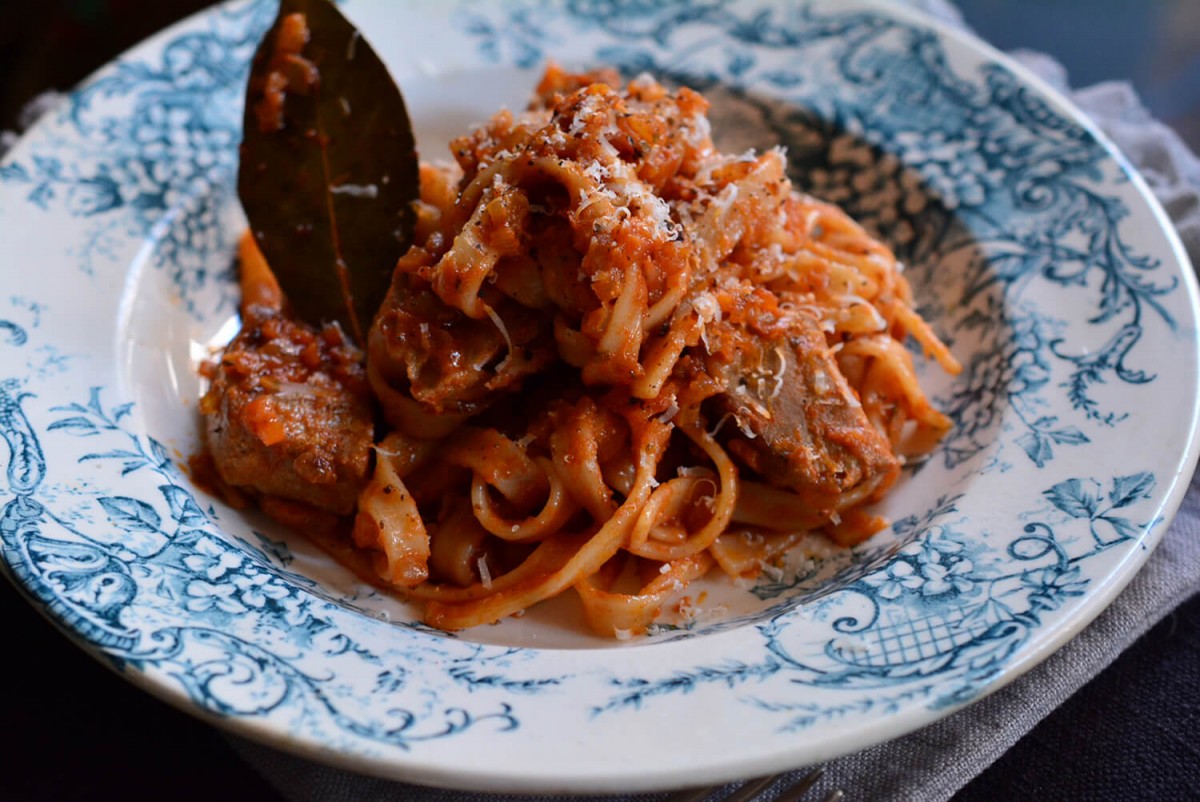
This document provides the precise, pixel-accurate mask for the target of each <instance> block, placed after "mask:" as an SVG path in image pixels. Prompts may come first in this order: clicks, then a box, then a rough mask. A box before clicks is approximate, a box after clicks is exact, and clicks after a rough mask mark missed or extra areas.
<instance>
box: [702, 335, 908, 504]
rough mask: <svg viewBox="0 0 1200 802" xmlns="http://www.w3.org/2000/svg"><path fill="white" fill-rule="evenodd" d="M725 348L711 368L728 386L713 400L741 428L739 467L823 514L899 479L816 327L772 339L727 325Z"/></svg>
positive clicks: (732, 432) (736, 433) (735, 444)
mask: <svg viewBox="0 0 1200 802" xmlns="http://www.w3.org/2000/svg"><path fill="white" fill-rule="evenodd" d="M797 320H798V321H803V318H800V317H797ZM721 342H722V343H724V344H725V346H724V347H723V348H722V349H721V350H720V351H718V353H717V355H716V356H710V357H709V359H708V370H709V372H710V373H711V374H712V375H713V376H714V377H719V378H720V379H722V380H723V381H724V382H725V385H726V390H725V391H724V392H722V393H720V394H718V395H717V396H715V397H714V399H713V402H714V403H715V405H716V408H717V411H718V414H720V415H722V416H724V415H728V416H730V417H731V418H732V419H733V423H735V424H736V425H735V426H729V429H728V437H729V442H728V448H729V450H730V451H731V452H733V454H734V455H735V456H736V457H737V458H738V459H739V461H741V462H742V463H743V464H744V465H746V466H747V467H749V468H751V469H752V470H754V471H755V472H757V473H758V474H760V475H762V476H763V477H765V478H767V480H768V481H770V482H771V483H772V484H775V485H778V486H780V487H784V488H787V489H789V490H792V491H793V492H795V493H796V494H797V495H799V496H800V497H801V498H802V499H804V500H805V501H806V502H808V503H809V504H810V505H811V506H812V507H813V509H814V510H820V511H824V512H831V511H835V510H837V509H839V508H844V507H846V506H849V505H853V504H859V503H862V501H863V500H865V499H866V498H868V497H870V496H871V495H872V494H873V493H875V492H878V491H881V490H883V489H886V487H887V486H888V485H890V484H891V483H892V481H894V479H895V478H896V475H897V474H898V472H899V461H898V460H897V458H896V457H895V455H894V454H893V453H892V450H891V448H890V446H889V443H888V441H887V439H886V438H885V437H884V436H883V435H882V434H880V433H879V432H878V431H877V430H876V429H875V427H874V426H872V425H871V422H870V421H869V420H868V419H867V416H866V414H865V413H864V412H863V409H862V404H860V403H859V400H858V398H857V397H856V396H855V394H854V391H853V390H851V389H850V387H849V385H848V384H847V383H846V379H845V378H844V377H843V375H842V373H841V372H840V371H839V370H838V368H837V363H836V362H835V361H834V358H833V355H832V354H831V353H830V352H829V348H828V347H827V346H826V343H825V336H824V334H822V332H821V331H820V330H819V328H818V327H817V324H816V322H815V321H813V322H811V323H809V324H808V325H796V326H793V327H791V329H790V331H789V336H788V337H786V338H784V339H779V340H775V341H770V340H766V339H764V338H762V337H760V336H745V335H743V336H738V333H737V332H736V329H735V327H733V326H728V327H727V330H726V332H724V336H722V337H721ZM731 343H732V344H733V345H732V346H731V345H730V344H731Z"/></svg>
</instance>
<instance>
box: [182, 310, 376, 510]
mask: <svg viewBox="0 0 1200 802" xmlns="http://www.w3.org/2000/svg"><path fill="white" fill-rule="evenodd" d="M362 361H363V360H362V353H361V352H360V351H359V350H358V349H357V348H355V347H354V346H353V345H352V344H351V343H350V342H349V341H348V340H346V338H345V337H344V336H343V334H342V332H341V329H339V328H338V327H337V326H336V325H327V326H325V327H324V328H322V329H321V330H319V331H317V330H315V329H313V328H312V327H309V326H306V325H304V324H302V323H298V322H296V321H292V320H289V319H288V318H287V317H285V316H284V315H283V314H281V313H279V312H276V311H273V310H271V309H268V308H267V307H261V306H254V307H250V308H249V309H247V310H246V318H245V321H244V325H243V327H242V330H241V332H240V333H239V334H238V336H237V337H236V338H235V339H234V340H233V342H232V343H230V344H229V346H228V347H227V348H226V349H225V351H224V353H223V354H222V356H221V359H220V361H219V362H218V363H217V364H216V365H215V366H213V367H212V369H211V374H212V375H211V378H212V386H211V387H210V388H209V390H208V392H207V393H206V394H205V396H204V398H203V399H201V402H200V410H201V413H202V414H203V416H204V423H205V435H206V437H207V441H208V450H209V453H210V454H211V455H212V458H213V462H214V464H215V467H216V470H217V473H218V474H219V476H220V478H221V480H222V481H223V482H225V483H226V484H229V485H232V486H234V487H236V488H240V489H243V490H248V491H250V492H252V493H255V494H261V495H262V496H264V497H270V498H274V499H276V500H286V501H293V502H300V503H302V504H304V505H307V506H310V507H314V508H316V509H318V510H322V511H324V512H328V513H333V514H334V515H348V514H350V513H352V512H354V508H355V504H356V501H357V499H358V494H359V492H360V491H361V490H362V488H363V487H364V486H365V484H366V478H367V470H368V467H369V463H370V456H371V444H372V437H373V434H374V425H373V411H372V406H371V400H370V392H369V389H368V386H367V382H366V378H365V375H364V371H363V366H362ZM266 506H268V505H264V508H266Z"/></svg>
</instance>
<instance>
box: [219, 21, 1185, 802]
mask: <svg viewBox="0 0 1200 802" xmlns="http://www.w3.org/2000/svg"><path fill="white" fill-rule="evenodd" d="M908 4H909V5H911V6H914V7H917V8H920V9H921V10H923V11H925V12H926V13H929V14H930V15H931V16H933V17H935V18H937V19H939V20H941V21H943V22H945V23H947V24H948V25H951V26H954V27H959V28H964V29H965V28H966V26H965V24H964V23H963V20H962V17H961V16H960V15H959V13H958V11H957V9H955V8H954V7H953V6H951V5H949V4H948V3H946V2H944V0H909V2H908ZM1010 55H1012V56H1013V58H1015V59H1016V60H1017V61H1018V62H1019V63H1021V64H1022V65H1023V66H1025V67H1026V68H1027V69H1029V70H1030V71H1031V72H1033V73H1034V74H1035V75H1037V76H1038V77H1040V78H1041V79H1042V80H1044V81H1046V82H1047V83H1049V84H1050V85H1051V86H1053V87H1054V88H1056V89H1058V90H1059V91H1061V92H1063V93H1064V94H1066V95H1067V96H1068V97H1070V98H1071V99H1072V100H1073V101H1074V102H1075V104H1076V105H1077V106H1078V107H1079V108H1080V109H1082V110H1083V111H1084V112H1085V113H1086V114H1088V115H1089V116H1090V117H1091V119H1092V120H1093V121H1094V122H1095V123H1096V124H1097V125H1098V126H1099V127H1100V128H1101V130H1103V131H1104V132H1105V134H1107V135H1108V136H1109V137H1110V138H1111V139H1112V140H1113V141H1114V142H1115V143H1116V144H1117V146H1118V147H1119V148H1120V149H1121V150H1122V152H1123V153H1124V154H1125V156H1126V158H1127V159H1128V160H1129V162H1130V163H1131V164H1132V165H1133V166H1134V167H1135V168H1137V169H1138V170H1139V171H1140V172H1141V174H1142V176H1143V177H1144V178H1145V179H1146V181H1147V183H1148V184H1149V185H1150V188H1151V190H1153V192H1154V194H1155V195H1156V196H1157V197H1158V199H1159V201H1160V202H1161V203H1162V204H1163V207H1164V208H1165V209H1166V211H1167V214H1168V215H1170V217H1171V219H1172V221H1174V223H1175V226H1176V228H1177V229H1178V231H1179V234H1180V236H1181V237H1182V239H1183V242H1184V245H1185V247H1186V248H1187V251H1188V255H1189V256H1190V257H1191V260H1192V263H1193V264H1194V265H1200V159H1197V157H1196V155H1195V154H1193V153H1192V152H1191V151H1190V150H1189V149H1188V147H1187V146H1186V145H1185V144H1184V143H1183V141H1182V140H1181V139H1180V138H1179V137H1178V135H1177V134H1175V132H1174V131H1172V130H1171V129H1170V128H1168V127H1167V126H1165V125H1163V124H1162V123H1160V122H1158V121H1156V120H1154V119H1153V118H1152V117H1151V115H1150V113H1149V112H1148V111H1147V110H1146V108H1145V107H1144V106H1143V105H1142V103H1141V101H1140V100H1139V98H1138V96H1137V93H1136V92H1135V91H1134V89H1133V87H1132V86H1131V85H1129V84H1128V83H1118V82H1110V83H1102V84H1097V85H1095V86H1091V87H1088V88H1085V89H1081V90H1078V91H1071V89H1070V87H1069V85H1068V83H1067V75H1066V71H1065V69H1064V68H1063V67H1062V65H1061V64H1059V63H1058V62H1057V61H1055V60H1054V59H1052V58H1051V57H1049V56H1047V55H1045V54H1041V53H1034V52H1025V51H1017V52H1014V53H1011V54H1010ZM1197 592H1200V479H1194V480H1193V481H1192V484H1191V486H1190V488H1189V491H1188V494H1187V496H1186V498H1185V499H1184V502H1183V505H1182V507H1181V508H1180V510H1179V512H1178V514H1177V516H1176V518H1175V521H1174V522H1173V524H1172V525H1171V527H1170V529H1169V531H1168V532H1167V534H1166V535H1165V536H1164V537H1163V540H1162V542H1161V543H1160V545H1159V546H1158V548H1157V549H1156V550H1155V552H1154V554H1153V555H1151V557H1150V559H1149V561H1148V562H1147V564H1146V565H1145V566H1144V567H1143V568H1142V570H1141V571H1140V572H1139V573H1138V575H1137V576H1136V577H1135V578H1134V579H1133V581H1132V582H1131V583H1130V584H1129V586H1128V587H1126V589H1125V590H1124V591H1123V592H1122V593H1121V595H1120V596H1118V598H1117V599H1116V600H1115V601H1114V602H1113V604H1112V605H1110V606H1109V608H1108V609H1107V610H1105V611H1104V612H1103V613H1102V614H1101V615H1100V616H1099V617H1098V618H1097V619H1096V620H1095V621H1093V622H1092V623H1091V624H1090V625H1089V626H1088V627H1087V628H1086V629H1084V630H1083V632H1081V633H1080V634H1079V635H1078V636H1076V637H1075V638H1074V639H1073V640H1072V641H1070V642H1069V643H1068V644H1067V645H1066V646H1064V647H1063V648H1062V649H1060V650H1059V651H1058V652H1056V653H1055V654H1054V655H1052V656H1051V657H1050V658H1048V659H1047V660H1045V661H1044V662H1042V663H1041V664H1040V665H1038V666H1037V667H1036V668H1034V669H1033V670H1032V671H1030V672H1029V673H1028V674H1026V675H1024V676H1023V677H1021V678H1020V679H1018V680H1016V681H1015V682H1013V683H1012V684H1010V685H1008V686H1007V687H1005V688H1003V689H1001V690H1000V691H998V692H996V693H994V694H992V695H991V696H989V697H987V698H985V699H983V700H981V701H979V702H977V703H976V704H973V705H971V706H970V707H968V708H966V709H964V710H962V711H959V712H957V713H954V714H952V715H950V716H947V717H946V718H944V719H942V720H941V721H938V722H936V723H934V724H932V725H930V726H928V727H925V728H924V729H921V730H918V731H916V732H914V733H911V734H909V735H907V736H904V737H902V738H899V739H897V740H894V741H890V742H888V743H884V744H881V745H879V746H875V747H872V748H869V749H865V750H863V751H861V752H858V753H856V754H852V755H848V756H846V757H843V758H840V759H838V760H834V761H831V762H829V763H826V764H825V766H824V771H823V774H822V776H821V778H820V780H818V782H817V784H816V785H815V786H814V787H813V789H812V790H810V791H809V793H808V795H807V796H806V798H811V799H822V798H824V797H825V796H826V795H827V794H829V793H831V792H832V791H834V790H835V789H841V790H843V791H844V792H845V795H846V798H848V799H855V800H877V801H882V800H913V799H920V800H944V799H949V798H950V797H952V796H953V795H954V794H955V793H956V792H957V791H958V790H959V789H961V788H962V787H963V786H965V785H966V784H967V783H968V782H970V781H971V780H972V779H973V778H975V777H976V776H977V775H979V774H980V773H981V772H982V771H983V770H984V769H986V768H987V767H988V766H990V765H991V764H992V763H993V762H994V761H995V760H996V759H997V758H999V757H1000V756H1001V755H1002V754H1004V752H1005V751H1006V750H1008V749H1009V747H1011V746H1012V745H1013V744H1014V743H1016V742H1017V741H1018V740H1019V739H1020V738H1021V737H1022V736H1023V735H1025V734H1026V733H1027V732H1029V731H1030V730H1031V729H1033V727H1034V726H1035V725H1036V724H1037V723H1038V722H1039V721H1041V720H1042V719H1043V718H1045V717H1046V716H1047V715H1048V714H1049V713H1050V712H1052V711H1053V710H1054V709H1055V708H1056V707H1058V706H1059V705H1060V704H1062V702H1064V701H1065V700H1066V699H1067V698H1068V697H1070V696H1071V695H1072V694H1073V693H1074V692H1075V691H1077V690H1078V689H1079V688H1081V687H1082V686H1083V685H1085V684H1086V683H1087V682H1088V681H1089V680H1090V679H1091V678H1092V677H1094V676H1095V675H1096V674H1098V673H1099V672H1100V671H1101V670H1103V669H1104V668H1105V667H1106V666H1108V665H1109V663H1111V662H1112V661H1113V660H1114V659H1115V658H1116V657H1117V655H1119V654H1120V653H1121V652H1122V651H1124V650H1125V649H1126V648H1128V647H1129V646H1130V645H1131V644H1133V642H1134V641H1136V640H1137V639H1138V638H1139V637H1140V636H1141V635H1142V634H1144V633H1145V632H1146V631H1147V630H1149V629H1150V628H1151V627H1152V626H1153V625H1154V624H1155V623H1157V622H1158V621H1159V620H1161V619H1162V618H1163V617H1164V616H1165V615H1166V614H1167V613H1169V612H1170V611H1171V610H1173V609H1174V608H1175V607H1177V606H1178V605H1179V604H1180V603H1181V602H1183V601H1184V600H1186V599H1187V598H1189V597H1190V596H1192V595H1193V594H1195V593H1197ZM231 742H232V743H233V745H234V747H235V749H237V751H238V752H239V753H240V754H241V755H242V756H243V757H245V758H246V759H247V760H248V761H249V762H250V763H251V764H252V765H254V766H255V767H256V768H257V769H258V770H259V771H260V772H261V773H262V774H263V775H264V776H265V777H266V778H267V779H268V780H269V781H270V782H271V783H272V784H273V785H274V786H275V787H276V788H278V789H279V791H280V792H281V793H282V794H283V795H284V796H286V797H287V798H288V799H289V800H295V801H296V802H318V801H319V802H331V801H335V802H336V801H337V800H356V801H358V802H372V801H373V800H381V801H382V800H399V799H404V800H419V802H506V801H508V800H511V799H512V797H509V796H505V795H501V794H479V793H461V792H456V791H447V790H442V789H432V788H419V787H416V786H412V785H405V784H402V783H395V782H389V781H386V780H379V779H373V778H368V777H362V776H360V775H356V774H353V773H350V772H346V771H342V770H338V769H332V768H328V767H325V766H320V765H317V764H314V763H310V762H307V761H305V760H302V759H300V758H296V757H292V756H290V755H286V754H283V753H280V752H276V751H274V750H271V749H268V748H267V747H264V746H260V745H258V744H253V743H250V742H247V741H243V740H240V739H237V738H232V739H231ZM805 773H806V771H804V770H802V771H797V772H794V773H793V774H791V775H786V776H784V777H781V778H780V779H779V780H778V781H777V782H776V783H774V784H773V785H772V786H771V787H769V788H767V789H764V790H763V792H762V793H761V795H760V796H759V797H758V798H759V799H760V800H764V802H768V801H770V800H776V799H780V798H781V794H783V793H784V791H785V789H787V788H788V787H790V786H791V785H792V784H793V783H794V782H795V781H796V780H798V779H799V778H800V777H802V776H804V774H805ZM736 785H737V784H731V786H730V788H734V787H736ZM663 798H664V795H663V794H631V795H625V796H619V797H587V798H585V799H604V800H607V802H618V801H622V802H624V801H628V802H641V800H646V801H647V802H651V801H655V800H661V799H663Z"/></svg>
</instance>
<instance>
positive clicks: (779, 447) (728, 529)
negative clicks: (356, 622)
mask: <svg viewBox="0 0 1200 802" xmlns="http://www.w3.org/2000/svg"><path fill="white" fill-rule="evenodd" d="M706 109H707V103H706V101H705V99H704V98H703V97H702V96H701V95H699V94H698V93H696V92H694V91H691V90H689V89H686V88H681V89H678V90H677V91H668V89H666V88H665V87H663V86H662V85H660V84H659V83H657V82H656V81H654V80H653V79H651V78H649V77H647V76H642V77H639V78H636V79H634V80H633V81H632V82H630V83H628V84H627V85H626V86H624V87H622V85H621V82H620V81H619V80H618V79H617V77H616V75H615V74H613V73H611V72H609V71H599V72H595V73H588V74H582V75H576V74H569V73H566V72H564V71H562V70H560V69H558V68H557V67H554V66H551V67H550V68H549V69H548V70H547V72H546V74H545V76H544V78H543V79H542V81H541V83H540V85H539V86H538V88H537V92H536V98H535V100H534V102H533V103H532V104H531V106H530V108H529V109H528V110H527V111H525V112H523V113H521V114H512V113H510V112H507V111H501V112H500V113H498V114H497V115H496V116H495V117H493V118H492V120H491V121H490V122H488V123H487V124H486V125H483V126H481V127H479V128H478V129H476V130H474V131H472V132H470V133H468V134H467V135H465V136H463V137H461V138H459V139H457V140H455V141H454V142H453V143H452V144H451V150H452V152H453V154H454V158H455V161H454V163H453V164H448V165H441V166H433V165H429V164H426V165H423V166H422V171H421V201H420V204H419V210H418V223H417V231H416V243H417V244H416V245H414V246H413V247H412V248H411V249H410V250H409V251H408V253H407V254H405V255H404V257H403V258H401V260H400V262H399V264H398V265H397V268H396V271H395V274H394V276H393V281H392V285H391V289H390V290H389V293H388V295H387V298H386V299H385V300H384V301H383V304H382V306H381V308H380V311H379V313H378V315H377V317H376V319H375V321H374V325H373V326H372V328H371V331H370V334H369V337H368V342H367V344H366V356H365V360H366V371H365V375H366V379H367V382H368V383H369V386H370V388H371V394H372V395H373V397H374V399H375V402H376V403H377V404H378V407H379V409H380V410H381V412H382V415H383V417H384V418H385V419H386V421H387V424H388V426H389V428H390V431H389V432H388V433H387V434H386V436H384V437H383V438H382V439H381V440H379V442H378V443H377V445H376V446H375V460H374V467H373V469H372V472H371V475H370V476H369V478H367V479H365V486H363V487H362V488H361V491H360V494H359V497H358V504H357V509H356V514H355V520H354V527H353V541H354V543H355V544H356V546H357V547H358V548H360V549H363V550H367V551H369V552H370V553H371V554H373V555H374V559H375V563H376V567H377V570H378V573H379V576H380V577H382V579H383V580H384V581H385V582H386V583H387V584H389V585H390V586H392V587H394V588H396V589H397V590H398V592H400V593H402V594H403V595H405V596H407V597H409V598H411V599H414V600H416V601H418V602H420V603H421V604H423V605H424V610H425V612H424V617H425V620H426V622H427V623H429V624H431V625H432V626H435V627H440V628H444V629H451V630H453V629H462V628H467V627H472V626H477V625H480V624H485V623H490V622H494V621H497V620H499V619H501V618H503V617H505V616H509V615H513V614H519V613H520V612H521V611H523V610H525V609H526V608H528V607H530V606H531V605H534V604H536V603H538V602H539V601H542V600H544V599H547V598H549V597H551V596H554V595H557V594H559V593H562V592H564V591H568V590H571V589H574V591H575V592H576V593H577V594H578V596H579V598H580V600H581V602H582V606H583V610H584V613H585V617H586V619H587V623H588V625H589V626H590V627H591V628H592V629H594V630H595V631H597V632H599V633H602V634H605V635H609V636H614V637H620V638H624V637H629V636H631V635H633V634H638V633H643V632H645V631H646V630H647V628H648V627H649V626H651V624H652V623H653V622H654V621H655V620H656V618H657V617H658V616H659V615H660V613H661V611H662V610H663V608H664V605H666V604H667V603H668V601H669V600H670V599H671V598H673V597H675V596H677V595H678V594H679V592H680V591H681V590H682V589H683V588H685V587H686V586H687V584H688V583H689V582H691V581H693V580H695V579H696V578H697V577H700V576H703V575H704V574H705V573H706V572H708V571H709V570H710V569H712V568H713V566H717V567H718V568H719V569H720V570H721V571H723V572H724V573H726V574H729V575H730V576H732V577H735V578H736V577H746V576H753V575H756V574H757V573H758V572H760V571H761V570H762V569H763V567H764V565H768V564H769V563H770V562H771V561H772V560H774V559H776V558H778V556H779V555H781V554H782V553H784V552H786V551H787V550H788V549H789V548H792V547H794V545H795V544H796V542H797V541H798V540H799V538H800V537H801V536H802V535H803V534H804V533H806V532H810V531H821V532H824V533H825V534H827V535H829V536H830V537H832V538H834V539H835V540H836V541H838V542H839V543H842V544H844V545H851V544H853V543H855V542H857V541H859V540H861V539H863V538H865V537H868V536H870V535H871V534H873V533H874V532H875V531H877V530H878V529H880V528H882V526H883V525H884V522H883V521H882V520H881V519H879V518H877V517H876V516H873V515H870V514H869V513H867V512H866V511H865V510H863V509H862V507H863V505H865V504H867V503H869V502H872V501H874V500H877V499H879V498H880V497H881V496H882V495H883V494H884V493H885V492H886V491H887V490H888V489H889V488H890V487H891V486H892V484H893V483H894V482H895V480H896V478H897V477H898V475H899V473H900V469H901V466H902V464H903V463H904V461H905V460H906V459H909V458H912V457H915V456H918V455H920V454H922V453H925V452H927V451H928V450H929V449H931V448H932V447H933V446H934V445H935V444H936V442H937V440H938V438H939V437H940V436H941V435H942V434H943V433H944V432H945V431H946V430H947V429H948V427H949V422H948V420H947V419H946V418H945V416H943V415H942V414H941V413H940V412H938V411H937V410H936V409H934V408H933V406H932V405H931V404H930V402H929V400H928V399H927V397H926V396H925V394H924V392H923V391H922V389H921V387H920V385H919V383H918V381H917V376H916V372H915V369H914V365H913V359H912V356H911V355H910V353H909V350H908V349H907V348H906V347H905V342H906V341H907V340H909V339H910V338H911V340H913V341H914V342H915V343H917V344H918V345H919V346H920V348H921V349H922V350H923V351H924V352H925V354H926V355H927V356H928V357H930V358H932V359H934V360H936V362H937V363H938V364H940V365H941V367H942V368H944V369H945V370H947V371H949V372H952V373H953V372H957V371H958V370H959V366H958V364H957V363H956V361H955V359H954V357H953V356H952V355H951V353H950V352H949V350H948V349H947V348H946V346H945V345H944V344H943V343H942V342H941V341H940V340H938V338H937V336H936V335H935V334H934V333H933V331H932V330H931V329H930V327H929V326H928V324H927V323H926V322H925V321H924V320H922V319H921V317H920V316H919V315H918V314H917V313H916V312H915V311H914V309H913V306H912V294H911V290H910V288H909V285H908V283H907V281H906V280H905V278H904V276H903V274H902V272H901V269H900V266H899V265H898V264H897V262H896V259H895V257H894V256H893V255H892V253H891V252H890V251H889V250H888V249H887V248H886V247H885V246H884V245H883V244H881V243H879V242H877V241H875V240H874V239H872V238H871V237H870V236H869V235H867V234H866V233H865V232H864V231H863V229H862V228H861V227H860V226H859V225H858V224H856V223H855V222H854V221H853V220H851V219H850V218H849V217H848V216H847V215H846V214H845V213H843V212H842V211H841V210H840V209H838V208H836V207H834V206H832V205H829V204H826V203H823V202H821V201H818V200H816V199H814V198H811V197H807V196H805V195H802V194H799V193H797V192H796V191H794V190H793V189H792V187H791V184H790V182H789V180H788V179H787V177H786V175H785V158H784V154H783V152H782V151H781V150H778V149H774V150H770V151H768V152H765V153H761V154H758V153H754V152H748V153H744V154H740V155H730V154H723V153H721V152H719V151H718V150H716V149H715V148H714V146H713V144H712V140H711V137H710V133H709V126H708V122H707V118H706V116H705V114H706ZM247 293H248V294H254V295H255V296H256V297H258V296H262V295H264V293H262V292H260V291H256V290H252V289H247ZM265 297H268V298H270V297H271V294H270V293H265ZM298 500H299V501H303V499H298Z"/></svg>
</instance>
